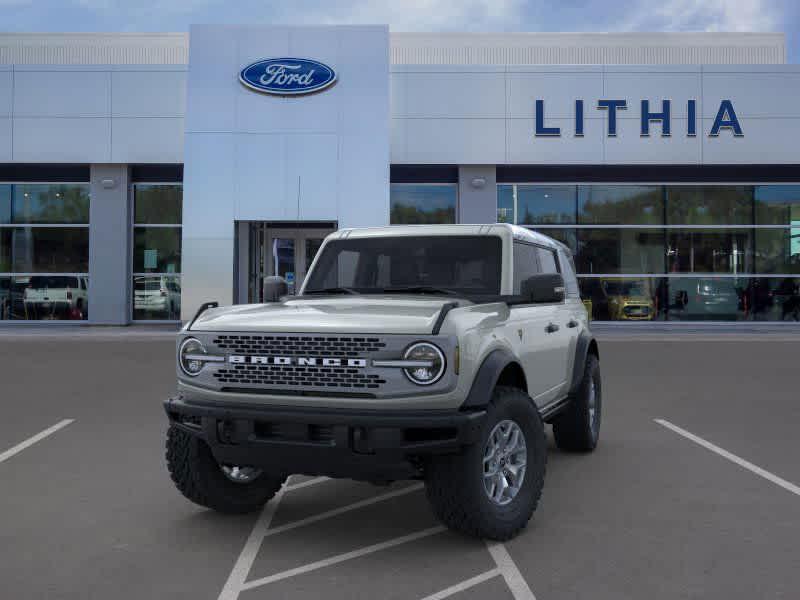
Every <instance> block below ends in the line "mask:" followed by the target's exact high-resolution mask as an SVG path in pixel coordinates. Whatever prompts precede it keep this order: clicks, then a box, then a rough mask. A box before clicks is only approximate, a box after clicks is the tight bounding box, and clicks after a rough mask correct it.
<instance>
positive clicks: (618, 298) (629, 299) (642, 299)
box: [609, 296, 653, 305]
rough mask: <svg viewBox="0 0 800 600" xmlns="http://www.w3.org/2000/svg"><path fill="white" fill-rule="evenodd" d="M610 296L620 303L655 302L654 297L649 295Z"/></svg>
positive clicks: (647, 303) (649, 303) (648, 303)
mask: <svg viewBox="0 0 800 600" xmlns="http://www.w3.org/2000/svg"><path fill="white" fill-rule="evenodd" d="M609 298H610V299H611V300H613V301H615V302H619V303H620V304H646V305H651V304H653V299H652V298H648V297H647V296H609Z"/></svg>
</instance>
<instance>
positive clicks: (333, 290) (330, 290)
mask: <svg viewBox="0 0 800 600" xmlns="http://www.w3.org/2000/svg"><path fill="white" fill-rule="evenodd" d="M358 293H360V292H357V291H356V290H354V289H353V288H349V287H327V288H321V289H318V290H306V291H305V292H303V295H304V296H308V295H311V294H358Z"/></svg>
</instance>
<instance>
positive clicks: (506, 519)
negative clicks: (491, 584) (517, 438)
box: [425, 387, 547, 540]
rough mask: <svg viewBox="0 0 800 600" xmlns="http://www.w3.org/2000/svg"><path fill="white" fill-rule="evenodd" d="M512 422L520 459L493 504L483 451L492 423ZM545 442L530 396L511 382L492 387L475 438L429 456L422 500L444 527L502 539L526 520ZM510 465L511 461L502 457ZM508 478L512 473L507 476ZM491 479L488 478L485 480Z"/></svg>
mask: <svg viewBox="0 0 800 600" xmlns="http://www.w3.org/2000/svg"><path fill="white" fill-rule="evenodd" d="M508 423H513V425H515V426H516V427H517V428H518V429H519V431H520V432H521V435H522V437H523V446H524V448H525V452H524V454H525V459H526V464H525V467H524V475H523V476H522V478H521V483H520V485H519V487H518V491H516V493H515V495H514V496H513V497H512V498H510V499H509V498H505V499H504V500H505V503H504V504H498V503H497V502H496V501H495V500H493V499H492V498H490V497H489V493H490V492H489V491H488V490H487V487H486V486H485V485H484V480H485V479H486V472H485V467H486V462H485V458H486V455H485V452H486V451H487V450H489V448H490V443H491V442H490V436H492V434H493V433H495V432H496V431H497V428H498V427H503V426H505V427H508V425H505V424H508ZM546 461H547V446H546V443H545V434H544V425H543V424H542V420H541V417H540V416H539V411H538V410H537V408H536V406H535V405H534V403H533V400H531V399H530V397H529V396H528V395H527V394H526V393H524V392H523V391H521V390H519V389H516V388H509V387H498V388H496V389H495V391H494V393H493V394H492V399H491V402H490V403H489V406H488V407H487V414H486V420H485V422H484V424H483V428H482V430H481V434H480V436H479V439H478V442H477V443H475V444H473V445H472V446H469V447H468V448H466V449H465V450H464V452H463V453H462V454H458V455H447V456H440V457H434V458H432V459H431V460H430V462H429V464H428V465H427V467H426V472H425V487H426V490H427V494H428V500H429V501H430V503H431V506H432V508H433V511H434V513H435V514H436V516H437V517H438V518H439V519H440V520H441V521H442V522H443V523H444V524H445V525H447V526H448V527H449V528H451V529H455V530H457V531H461V532H463V533H466V534H468V535H472V536H476V537H480V538H488V539H492V540H508V539H510V538H512V537H514V536H515V535H517V534H518V533H519V532H520V531H521V530H522V529H523V528H524V527H525V525H527V523H528V521H529V520H530V518H531V515H532V514H533V511H534V510H535V509H536V505H537V504H538V502H539V498H540V496H541V494H542V487H543V486H544V474H545V464H546ZM502 464H503V465H506V466H509V465H510V466H512V467H513V466H514V464H513V462H511V463H506V462H505V460H504V461H503V463H502ZM508 481H509V482H512V481H513V479H509V480H508ZM490 485H491V484H490Z"/></svg>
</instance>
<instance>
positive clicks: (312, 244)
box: [248, 223, 335, 302]
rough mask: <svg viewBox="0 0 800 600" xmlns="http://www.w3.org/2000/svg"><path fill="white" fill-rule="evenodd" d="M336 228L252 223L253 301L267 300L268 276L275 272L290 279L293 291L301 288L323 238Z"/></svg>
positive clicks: (251, 281) (251, 297)
mask: <svg viewBox="0 0 800 600" xmlns="http://www.w3.org/2000/svg"><path fill="white" fill-rule="evenodd" d="M333 231H335V227H334V226H333V225H330V226H326V225H324V224H322V225H321V224H314V225H308V226H305V225H303V224H302V223H298V224H292V225H289V224H279V225H272V224H270V223H251V224H250V283H249V286H248V287H249V292H248V297H249V301H250V302H262V301H263V282H264V278H265V277H269V276H272V275H278V276H280V277H283V278H284V279H285V280H286V283H287V284H288V286H289V293H290V294H295V293H296V292H297V291H299V290H300V287H301V286H302V285H303V280H304V279H305V276H306V273H307V272H308V268H309V267H310V266H311V263H312V262H313V260H314V257H315V256H316V255H317V252H318V251H319V248H320V246H321V245H322V241H323V240H324V239H325V236H327V235H328V234H330V233H333Z"/></svg>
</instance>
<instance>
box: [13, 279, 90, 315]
mask: <svg viewBox="0 0 800 600" xmlns="http://www.w3.org/2000/svg"><path fill="white" fill-rule="evenodd" d="M88 315H89V278H88V276H86V275H11V276H2V277H0V321H8V320H29V321H44V320H47V321H52V320H61V321H64V320H68V321H83V320H86V319H87V318H88Z"/></svg>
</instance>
